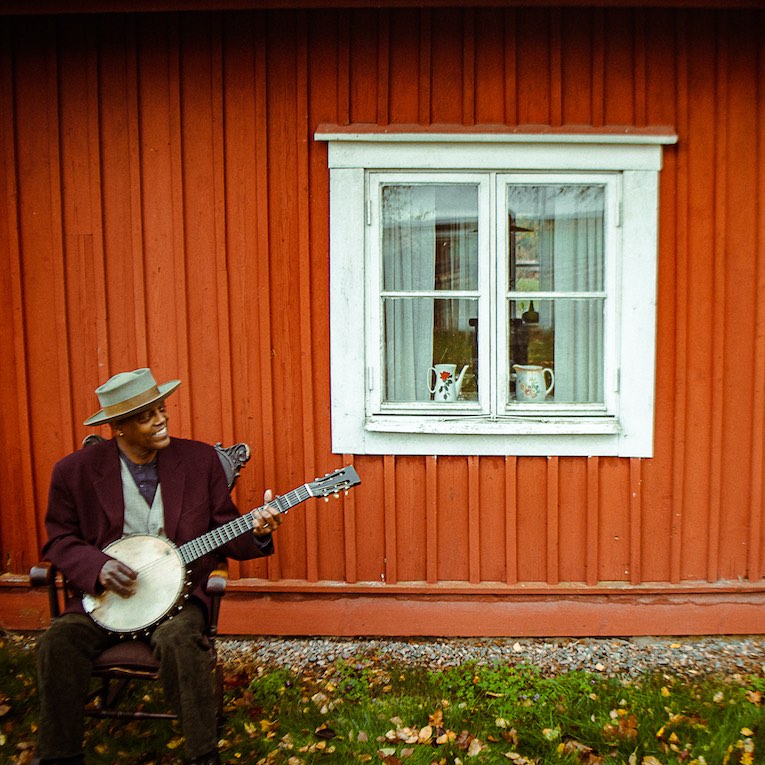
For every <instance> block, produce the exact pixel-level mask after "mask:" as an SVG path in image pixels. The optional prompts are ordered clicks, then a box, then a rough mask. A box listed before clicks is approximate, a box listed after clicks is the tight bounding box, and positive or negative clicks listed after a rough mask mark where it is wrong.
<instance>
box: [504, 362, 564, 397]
mask: <svg viewBox="0 0 765 765" xmlns="http://www.w3.org/2000/svg"><path fill="white" fill-rule="evenodd" d="M513 371H514V372H515V375H516V378H515V400H516V401H523V402H524V403H527V404H528V403H531V404H535V403H537V402H540V401H544V400H545V399H546V398H547V394H548V393H550V391H551V390H552V389H553V386H554V385H555V373H554V372H553V371H552V369H549V368H548V367H540V366H537V365H536V364H513ZM545 374H549V375H550V384H549V385H548V386H545Z"/></svg>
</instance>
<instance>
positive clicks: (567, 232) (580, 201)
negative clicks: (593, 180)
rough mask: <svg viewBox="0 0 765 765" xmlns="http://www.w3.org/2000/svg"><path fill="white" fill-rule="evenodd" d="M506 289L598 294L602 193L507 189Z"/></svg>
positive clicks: (575, 188) (593, 189)
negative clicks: (507, 262) (507, 246)
mask: <svg viewBox="0 0 765 765" xmlns="http://www.w3.org/2000/svg"><path fill="white" fill-rule="evenodd" d="M507 220H508V226H509V231H508V241H509V243H510V246H509V253H508V254H509V259H510V268H509V269H508V282H509V283H508V289H510V290H515V291H519V292H520V291H523V292H532V291H535V292H536V291H551V290H555V291H557V292H572V291H577V292H593V291H600V290H602V289H603V224H604V220H605V187H604V186H598V185H593V186H585V185H565V186H563V185H539V186H532V185H517V186H512V185H511V186H508V187H507Z"/></svg>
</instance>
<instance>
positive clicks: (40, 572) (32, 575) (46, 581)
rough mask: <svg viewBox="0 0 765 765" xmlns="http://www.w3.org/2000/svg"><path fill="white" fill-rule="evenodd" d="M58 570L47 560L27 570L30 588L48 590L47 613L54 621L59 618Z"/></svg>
mask: <svg viewBox="0 0 765 765" xmlns="http://www.w3.org/2000/svg"><path fill="white" fill-rule="evenodd" d="M57 574H58V570H57V569H56V567H55V566H54V565H53V564H52V563H51V562H50V561H47V560H42V561H39V562H38V563H35V565H34V566H32V568H31V569H29V583H30V584H31V585H32V587H47V588H48V611H49V612H50V618H51V619H56V618H57V617H59V616H61V604H60V602H59V599H58V583H57V581H56V580H57Z"/></svg>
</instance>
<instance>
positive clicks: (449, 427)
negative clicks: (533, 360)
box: [364, 415, 621, 436]
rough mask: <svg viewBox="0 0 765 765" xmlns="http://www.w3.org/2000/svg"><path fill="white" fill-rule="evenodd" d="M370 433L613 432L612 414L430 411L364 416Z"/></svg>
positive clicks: (615, 423)
mask: <svg viewBox="0 0 765 765" xmlns="http://www.w3.org/2000/svg"><path fill="white" fill-rule="evenodd" d="M364 428H365V430H367V431H370V432H374V433H424V434H434V435H441V434H444V435H474V436H492V435H496V436H525V435H545V436H547V435H617V434H618V433H619V432H620V430H621V429H620V426H619V420H618V419H617V418H616V417H606V416H601V417H560V416H558V417H551V416H541V415H540V416H517V417H513V416H506V417H499V418H490V417H483V416H478V417H476V416H470V415H455V416H452V417H449V416H441V415H430V416H423V415H419V416H417V417H412V416H406V415H399V416H395V415H387V416H380V415H378V416H373V417H368V418H367V419H366V421H365V423H364Z"/></svg>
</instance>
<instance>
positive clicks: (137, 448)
mask: <svg viewBox="0 0 765 765" xmlns="http://www.w3.org/2000/svg"><path fill="white" fill-rule="evenodd" d="M115 429H116V431H117V432H118V433H121V436H120V439H121V441H122V444H123V445H124V446H125V447H126V451H129V452H130V453H132V455H134V457H139V458H141V459H151V458H152V457H153V456H154V453H155V452H157V451H159V450H160V449H164V448H165V447H166V446H169V445H170V434H169V433H168V430H167V412H166V411H165V402H164V401H163V402H161V403H159V404H157V405H156V406H154V407H152V408H151V409H147V410H146V411H144V412H140V413H139V414H136V415H134V416H133V417H130V418H128V419H126V420H121V421H120V422H118V423H117V424H116V426H115ZM128 456H130V454H128Z"/></svg>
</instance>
